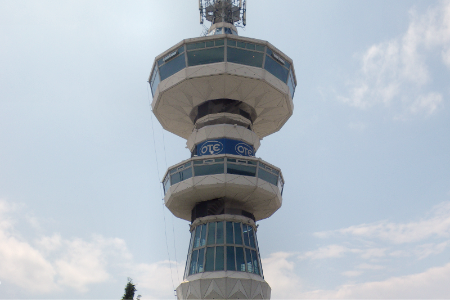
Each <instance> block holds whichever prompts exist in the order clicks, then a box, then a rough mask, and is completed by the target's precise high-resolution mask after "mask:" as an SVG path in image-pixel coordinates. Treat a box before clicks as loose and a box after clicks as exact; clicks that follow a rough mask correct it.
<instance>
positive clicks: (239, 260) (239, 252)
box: [236, 247, 245, 272]
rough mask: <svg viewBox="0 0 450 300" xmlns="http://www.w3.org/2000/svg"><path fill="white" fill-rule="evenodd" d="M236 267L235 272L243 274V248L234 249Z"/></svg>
mask: <svg viewBox="0 0 450 300" xmlns="http://www.w3.org/2000/svg"><path fill="white" fill-rule="evenodd" d="M236 267H237V271H241V272H245V258H244V248H242V247H236Z"/></svg>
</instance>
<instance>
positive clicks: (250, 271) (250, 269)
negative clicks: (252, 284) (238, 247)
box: [245, 248, 253, 273]
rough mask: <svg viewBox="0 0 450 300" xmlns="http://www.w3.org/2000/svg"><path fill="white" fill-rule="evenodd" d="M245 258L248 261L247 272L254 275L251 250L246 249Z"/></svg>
mask: <svg viewBox="0 0 450 300" xmlns="http://www.w3.org/2000/svg"><path fill="white" fill-rule="evenodd" d="M245 258H246V259H247V272H249V273H253V263H252V255H251V253H250V249H247V248H245Z"/></svg>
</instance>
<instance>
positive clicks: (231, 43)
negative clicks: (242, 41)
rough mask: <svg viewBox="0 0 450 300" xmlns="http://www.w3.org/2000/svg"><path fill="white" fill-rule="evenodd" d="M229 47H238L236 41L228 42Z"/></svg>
mask: <svg viewBox="0 0 450 300" xmlns="http://www.w3.org/2000/svg"><path fill="white" fill-rule="evenodd" d="M227 45H228V46H234V47H236V41H235V40H227Z"/></svg>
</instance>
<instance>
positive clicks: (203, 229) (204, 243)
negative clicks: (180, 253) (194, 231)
mask: <svg viewBox="0 0 450 300" xmlns="http://www.w3.org/2000/svg"><path fill="white" fill-rule="evenodd" d="M201 227H202V235H201V236H200V246H205V245H206V224H203V225H202V226H201Z"/></svg>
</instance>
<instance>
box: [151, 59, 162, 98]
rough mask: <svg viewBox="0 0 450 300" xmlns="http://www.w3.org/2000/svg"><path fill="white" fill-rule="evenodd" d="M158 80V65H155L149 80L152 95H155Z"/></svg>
mask: <svg viewBox="0 0 450 300" xmlns="http://www.w3.org/2000/svg"><path fill="white" fill-rule="evenodd" d="M159 82H160V79H159V72H158V67H157V66H155V69H154V70H153V75H152V78H151V80H150V87H151V88H152V96H154V95H155V93H156V89H157V88H158V84H159Z"/></svg>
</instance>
